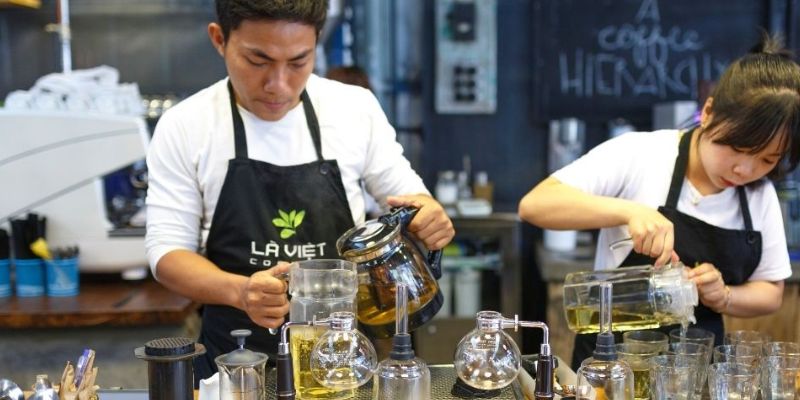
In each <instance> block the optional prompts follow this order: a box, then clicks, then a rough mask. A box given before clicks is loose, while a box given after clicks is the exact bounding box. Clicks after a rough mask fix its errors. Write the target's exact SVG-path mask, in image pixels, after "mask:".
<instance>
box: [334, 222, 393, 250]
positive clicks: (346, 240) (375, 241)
mask: <svg viewBox="0 0 800 400" xmlns="http://www.w3.org/2000/svg"><path fill="white" fill-rule="evenodd" d="M399 232H400V224H390V223H384V222H381V221H380V220H379V219H373V220H369V221H366V222H364V223H363V224H361V225H358V226H356V227H353V228H350V229H349V230H348V231H347V232H345V233H344V234H343V235H342V236H340V237H339V240H337V241H336V249H337V250H338V251H339V254H340V255H342V256H348V255H356V254H363V253H365V252H368V251H372V250H373V249H379V248H381V247H383V246H384V245H386V244H389V243H390V242H391V241H392V240H393V239H394V238H396V237H397V236H398V233H399Z"/></svg>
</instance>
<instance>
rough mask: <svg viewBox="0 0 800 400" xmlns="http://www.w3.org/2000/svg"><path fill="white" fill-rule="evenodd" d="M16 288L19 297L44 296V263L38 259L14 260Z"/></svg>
mask: <svg viewBox="0 0 800 400" xmlns="http://www.w3.org/2000/svg"><path fill="white" fill-rule="evenodd" d="M14 270H15V271H16V278H17V279H16V282H15V285H16V288H17V296H19V297H36V296H43V295H44V262H43V261H42V259H40V258H30V259H15V260H14Z"/></svg>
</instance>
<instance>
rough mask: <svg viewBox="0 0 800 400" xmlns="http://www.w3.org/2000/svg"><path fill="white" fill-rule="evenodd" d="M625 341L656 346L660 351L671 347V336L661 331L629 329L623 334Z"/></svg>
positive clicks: (623, 340) (663, 351)
mask: <svg viewBox="0 0 800 400" xmlns="http://www.w3.org/2000/svg"><path fill="white" fill-rule="evenodd" d="M622 342H623V343H635V344H639V345H644V346H652V347H655V348H656V349H657V350H658V352H659V353H665V352H666V351H667V348H668V347H669V337H668V336H667V334H666V333H664V332H659V331H651V330H647V331H628V332H625V333H623V334H622Z"/></svg>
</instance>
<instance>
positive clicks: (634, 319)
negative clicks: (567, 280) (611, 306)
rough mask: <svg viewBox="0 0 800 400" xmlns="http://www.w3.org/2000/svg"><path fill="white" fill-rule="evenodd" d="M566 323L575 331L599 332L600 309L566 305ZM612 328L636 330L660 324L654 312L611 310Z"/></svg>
mask: <svg viewBox="0 0 800 400" xmlns="http://www.w3.org/2000/svg"><path fill="white" fill-rule="evenodd" d="M566 314H567V324H569V327H570V329H572V330H573V331H575V332H577V333H598V332H600V309H599V308H598V307H568V308H567V309H566ZM611 321H612V330H613V331H615V332H620V331H636V330H642V329H652V328H658V327H659V326H661V324H660V322H659V319H658V316H657V315H654V314H645V313H636V312H626V311H620V310H612V311H611Z"/></svg>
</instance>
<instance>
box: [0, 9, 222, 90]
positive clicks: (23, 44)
mask: <svg viewBox="0 0 800 400" xmlns="http://www.w3.org/2000/svg"><path fill="white" fill-rule="evenodd" d="M56 3H57V1H56V0H43V1H42V6H41V8H39V9H36V10H30V9H24V8H0V100H2V99H4V98H5V96H6V95H7V94H8V93H9V92H10V91H12V90H17V89H23V90H27V89H29V88H30V87H31V86H33V83H34V82H35V81H36V79H38V78H39V77H41V76H43V75H45V74H48V73H51V72H61V71H62V67H61V50H60V49H61V47H60V44H59V40H58V37H57V36H56V35H55V34H53V33H47V32H45V31H44V26H45V25H46V24H48V23H54V22H56ZM215 18H216V17H215V13H214V5H213V0H172V1H163V0H137V1H127V0H72V1H70V24H71V28H72V67H73V69H83V68H90V67H96V66H98V65H103V64H105V65H109V66H111V67H114V68H117V69H118V70H119V71H120V81H122V82H136V83H137V84H138V85H139V89H140V91H141V92H142V93H143V94H166V93H173V94H177V95H179V96H186V95H189V94H191V93H193V92H195V91H197V90H199V89H201V88H203V87H205V86H207V85H209V84H211V83H213V82H215V81H217V80H219V79H221V78H223V77H224V76H225V75H226V73H225V65H224V64H223V62H222V58H221V57H219V55H218V54H217V52H216V50H214V48H213V47H212V46H211V43H210V42H209V39H208V35H207V33H206V27H207V25H208V23H209V22H211V21H213V20H215Z"/></svg>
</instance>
